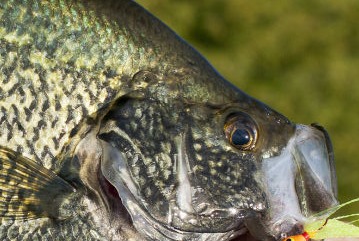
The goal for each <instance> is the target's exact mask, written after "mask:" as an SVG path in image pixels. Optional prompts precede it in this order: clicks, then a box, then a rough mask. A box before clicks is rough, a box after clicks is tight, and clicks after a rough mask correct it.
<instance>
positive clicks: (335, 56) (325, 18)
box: [138, 0, 359, 213]
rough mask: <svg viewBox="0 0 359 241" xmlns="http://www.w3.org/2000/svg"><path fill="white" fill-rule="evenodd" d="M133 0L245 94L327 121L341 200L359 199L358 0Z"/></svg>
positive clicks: (291, 113)
mask: <svg viewBox="0 0 359 241" xmlns="http://www.w3.org/2000/svg"><path fill="white" fill-rule="evenodd" d="M138 2H139V3H140V4H142V5H144V6H145V7H146V8H148V9H149V10H150V11H151V12H152V13H153V14H155V15H156V16H157V17H159V18H160V19H161V20H163V21H164V22H165V23H167V24H168V25H169V26H170V27H171V28H172V29H174V30H175V31H176V32H177V33H178V34H179V35H180V36H182V37H183V38H185V39H186V40H187V41H188V42H190V43H191V44H192V45H194V46H195V48H197V49H198V50H199V51H200V52H201V53H202V54H203V55H204V56H206V58H207V59H209V61H210V62H211V63H212V64H213V65H214V66H215V67H216V69H217V70H218V71H219V72H220V73H221V74H222V75H223V76H225V77H226V78H227V79H228V80H229V81H231V82H233V83H235V84H236V85H237V86H238V87H239V88H240V89H242V90H243V91H245V92H247V93H248V94H250V95H252V96H254V97H256V98H258V99H260V100H262V101H263V102H265V103H267V104H268V105H269V106H271V107H273V108H274V109H276V110H278V111H279V112H282V113H283V114H285V115H286V116H287V117H289V118H290V119H291V120H293V121H295V122H299V123H307V124H308V123H312V122H317V123H320V124H321V125H323V126H325V127H326V128H327V130H328V132H329V133H330V134H331V138H332V141H333V144H334V149H335V154H336V165H337V171H338V179H339V180H338V181H339V197H340V200H342V201H345V200H348V199H352V198H354V197H357V196H359V185H358V183H359V175H358V170H359V161H358V160H357V159H358V157H359V110H358V104H359V81H358V77H359V28H358V24H359V14H358V10H359V1H356V0H347V1H337V0H317V1H308V0H304V1H299V0H295V1H276V2H271V1H262V0H252V1H243V0H226V1H221V0H206V1H190V0H181V1H179V0H177V1H175V0H167V1H164V0H147V1H145V0H139V1H138ZM358 209H359V205H358V204H355V205H352V206H351V207H350V209H349V210H346V211H345V213H353V212H355V211H357V210H358Z"/></svg>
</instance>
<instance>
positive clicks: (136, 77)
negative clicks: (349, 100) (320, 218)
mask: <svg viewBox="0 0 359 241" xmlns="http://www.w3.org/2000/svg"><path fill="white" fill-rule="evenodd" d="M0 81H1V85H0V193H1V197H0V222H1V223H0V239H1V240H193V241H202V240H203V241H204V240H207V241H211V240H212V241H214V240H234V239H236V238H241V235H246V233H247V234H248V233H249V234H248V235H249V236H251V239H254V238H257V239H259V240H278V239H280V238H281V237H283V236H285V235H287V236H290V235H294V234H296V233H301V232H302V231H303V230H302V224H303V223H304V222H305V220H306V218H307V217H308V216H310V215H311V214H313V213H317V212H320V211H322V210H325V209H327V208H328V207H332V206H334V205H336V203H337V201H336V194H337V190H336V182H335V181H336V179H335V169H334V165H333V153H332V149H331V144H330V140H329V137H328V135H327V133H326V131H325V130H324V129H323V128H322V127H320V126H319V125H312V126H304V125H296V124H294V123H292V122H290V121H289V120H288V119H287V118H286V117H284V116H283V115H281V114H279V113H277V112H276V111H274V110H272V109H271V108H270V107H268V106H266V105H265V104H263V103H261V102H259V101H257V100H256V99H254V98H252V97H250V96H248V95H246V94H245V93H243V92H242V91H241V90H239V89H237V88H236V87H234V86H233V85H231V84H230V83H229V82H227V81H226V80H225V79H224V78H223V77H222V76H220V75H219V74H218V73H217V72H216V70H214V69H213V67H212V66H211V65H210V64H209V63H208V62H207V61H206V60H205V59H204V58H203V57H202V56H201V55H200V54H199V53H198V52H196V51H195V50H194V49H193V48H192V47H191V46H189V45H188V44H187V43H185V42H184V41H183V40H182V39H181V38H179V37H178V36H177V35H176V34H175V33H174V32H173V31H171V30H170V29H169V28H168V27H167V26H165V25H164V24H163V23H162V22H160V21H159V20H157V19H156V18H155V17H153V16H152V15H151V14H150V13H148V12H147V11H145V10H144V9H143V8H142V7H140V6H139V5H137V4H136V3H135V2H133V1H130V0H119V1H110V0H109V1H96V0H92V1H70V0H67V1H65V0H50V1H40V0H39V1H37V0H26V1H15V0H14V1H1V2H0ZM273 167H275V168H273ZM277 171H281V173H282V174H281V175H279V176H278V175H276V174H277Z"/></svg>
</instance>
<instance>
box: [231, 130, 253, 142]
mask: <svg viewBox="0 0 359 241" xmlns="http://www.w3.org/2000/svg"><path fill="white" fill-rule="evenodd" d="M250 140H251V137H250V135H249V133H248V131H247V130H245V129H237V130H235V131H234V132H233V134H232V144H233V145H236V146H243V145H246V144H248V142H249V141H250Z"/></svg>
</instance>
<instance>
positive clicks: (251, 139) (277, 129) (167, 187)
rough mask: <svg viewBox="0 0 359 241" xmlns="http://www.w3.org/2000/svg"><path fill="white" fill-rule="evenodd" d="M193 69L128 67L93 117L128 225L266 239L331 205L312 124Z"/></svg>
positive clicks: (327, 165) (107, 176)
mask: <svg viewBox="0 0 359 241" xmlns="http://www.w3.org/2000/svg"><path fill="white" fill-rule="evenodd" d="M205 75H206V74H205V73H203V74H201V75H199V76H201V77H202V78H203V76H205ZM189 76H190V77H189ZM193 76H194V75H193V73H191V74H188V73H187V72H186V71H184V72H179V71H176V72H171V73H170V74H167V75H163V74H154V73H153V72H151V71H145V72H141V73H138V74H136V76H135V77H134V80H133V82H132V84H133V85H136V86H137V87H138V88H137V89H136V91H133V92H129V93H128V94H126V95H124V96H122V97H121V98H119V99H118V100H117V102H116V103H114V104H113V105H112V107H111V110H110V111H109V112H108V113H107V114H105V115H104V117H103V119H102V120H101V125H100V130H99V133H98V139H99V140H100V142H101V147H102V157H101V172H102V175H103V177H104V180H106V181H107V182H109V183H110V184H111V185H112V186H113V187H114V188H115V189H116V190H117V195H118V196H119V199H120V201H121V202H122V203H123V205H124V206H125V207H126V209H127V211H128V212H129V214H130V215H131V219H132V222H133V224H134V225H135V227H136V228H137V229H138V230H140V231H141V232H143V233H144V234H145V235H146V236H148V237H150V238H152V239H164V237H166V238H169V239H174V240H176V239H183V238H184V237H186V236H189V237H191V238H194V237H197V236H198V235H204V234H208V235H212V236H213V237H215V238H214V239H213V240H217V239H218V238H219V237H221V238H228V239H229V238H233V237H235V236H238V235H241V234H243V233H244V232H246V230H249V232H250V233H251V234H252V235H253V236H255V237H257V238H259V239H263V240H265V239H268V240H272V239H279V238H280V237H282V236H283V235H290V234H291V233H293V232H296V231H297V229H298V230H299V229H300V228H301V225H302V224H303V222H304V220H305V218H306V217H308V216H310V215H311V214H313V213H316V212H319V211H322V210H324V209H326V208H328V207H331V206H333V205H335V204H336V199H335V197H336V183H335V172H334V166H333V159H332V150H331V149H330V146H329V144H328V143H330V142H329V139H328V137H327V135H326V134H325V132H324V131H323V129H322V128H320V127H318V126H304V125H296V124H294V123H292V122H290V121H289V120H288V119H287V118H286V117H284V116H283V115H281V114H279V113H278V112H276V111H274V110H272V109H271V108H269V107H268V106H266V105H265V104H263V103H261V102H260V101H257V100H256V99H254V98H252V97H250V96H248V95H246V94H245V93H243V92H242V91H240V90H238V89H237V88H235V87H233V86H232V85H230V84H229V83H227V82H225V81H224V80H223V79H221V77H216V78H215V79H214V78H212V79H214V80H211V78H209V77H208V78H207V80H206V82H204V81H203V82H201V81H196V79H193ZM197 76H198V75H197ZM216 76H217V75H216ZM215 234H218V236H215ZM193 235H197V236H193ZM198 240H201V239H199V238H198ZM206 240H212V239H206Z"/></svg>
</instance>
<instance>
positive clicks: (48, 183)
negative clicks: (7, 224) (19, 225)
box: [0, 147, 75, 220]
mask: <svg viewBox="0 0 359 241" xmlns="http://www.w3.org/2000/svg"><path fill="white" fill-rule="evenodd" d="M74 191H75V189H74V188H73V187H72V186H71V185H70V184H68V183H67V182H66V181H65V180H63V179H62V178H60V177H59V176H57V175H56V174H55V173H54V172H52V171H51V170H48V169H46V168H45V167H43V166H41V165H38V164H37V163H35V162H33V161H31V160H30V159H28V158H26V157H23V156H22V155H20V154H18V153H16V152H14V151H12V150H9V149H6V148H3V147H0V193H1V196H0V218H1V219H23V220H25V219H34V218H39V217H56V215H57V210H56V208H57V207H58V206H59V203H60V202H61V200H62V198H63V197H64V195H66V194H70V193H72V192H74Z"/></svg>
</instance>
